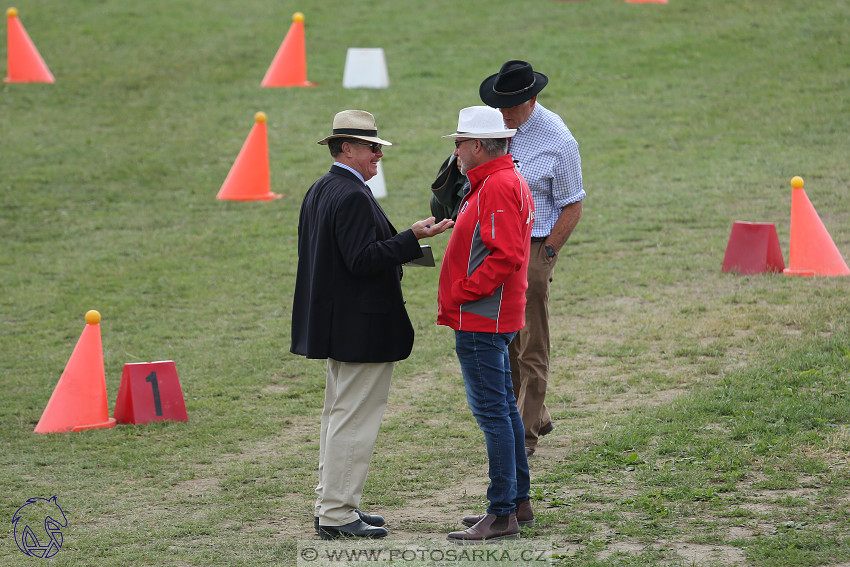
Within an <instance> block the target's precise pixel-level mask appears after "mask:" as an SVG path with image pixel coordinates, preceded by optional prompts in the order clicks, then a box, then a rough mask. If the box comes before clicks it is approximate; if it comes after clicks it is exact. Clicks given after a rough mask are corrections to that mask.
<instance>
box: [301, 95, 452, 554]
mask: <svg viewBox="0 0 850 567" xmlns="http://www.w3.org/2000/svg"><path fill="white" fill-rule="evenodd" d="M319 144H322V145H327V146H328V148H329V150H330V153H331V156H332V157H333V159H334V163H333V165H332V166H331V169H330V171H329V172H328V173H326V174H325V175H324V176H322V177H321V178H320V179H319V180H318V181H316V182H315V183H314V184H313V186H312V187H310V190H309V191H308V192H307V194H306V195H305V197H304V202H303V203H302V205H301V215H300V218H299V221H298V272H297V275H296V280H295V297H294V300H293V306H292V344H291V347H290V350H291V351H292V352H293V353H295V354H300V355H303V356H306V357H307V358H318V359H327V377H326V385H325V403H324V409H323V411H322V427H321V435H320V439H319V482H318V484H317V486H316V495H317V499H316V504H315V510H314V516H315V529H316V531H317V533H318V534H319V536H320V537H321V538H322V539H335V538H337V537H341V536H355V537H368V538H379V537H384V536H386V535H387V530H386V529H385V528H383V527H381V526H383V525H384V519H383V518H382V517H381V516H375V515H369V514H364V513H363V512H361V511H360V509H359V506H360V498H361V496H362V494H363V486H364V484H365V483H366V475H367V473H368V470H369V461H370V460H371V458H372V451H373V449H374V447H375V440H376V439H377V436H378V429H379V427H380V424H381V418H382V416H383V413H384V409H385V408H386V405H387V397H388V395H389V389H390V381H391V379H392V373H393V368H394V365H395V362H396V361H399V360H403V359H405V358H407V357H408V356H409V355H410V351H411V350H412V348H413V325H411V323H410V319H409V317H408V315H407V310H406V309H405V307H404V298H403V295H402V289H401V277H402V268H401V265H402V264H404V263H406V262H409V261H411V260H414V259H416V258H420V257H422V249H421V247H420V245H419V240H420V239H422V238H428V237H431V236H435V235H437V234H440V233H441V232H443V231H445V230H446V229H448V228H449V227H451V226H452V225H453V224H454V223H453V221H451V220H450V219H447V220H443V221H441V222H439V223H435V222H434V218H433V217H431V218H428V219H425V220H421V221H418V222H415V223H413V225H412V226H411V227H410V228H409V229H407V230H405V231H403V232H400V233H399V232H397V231H396V229H395V228H394V227H393V225H392V223H391V222H390V221H389V219H388V218H387V216H386V214H385V213H384V210H383V209H382V208H381V206H380V205H379V204H378V202H377V201H376V200H375V198H374V196H373V195H372V191H371V190H370V189H369V187H368V186H367V185H366V181H368V180H369V179H371V178H372V177H374V176H375V175H376V174H377V172H378V162H379V161H380V160H381V157H382V156H383V155H384V154H383V153H382V152H381V147H382V146H390V145H392V144H391V143H390V142H387V141H386V140H382V139H381V138H379V137H378V129H377V125H376V124H375V118H374V116H372V115H371V114H369V113H368V112H365V111H362V110H344V111H342V112H339V113H338V114H337V115H336V116H335V117H334V121H333V133H332V134H331V135H330V136H327V137H326V138H324V139H322V140H320V141H319Z"/></svg>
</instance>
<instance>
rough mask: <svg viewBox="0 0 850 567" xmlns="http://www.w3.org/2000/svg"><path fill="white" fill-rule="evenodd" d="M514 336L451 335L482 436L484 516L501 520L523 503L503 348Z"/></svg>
mask: <svg viewBox="0 0 850 567" xmlns="http://www.w3.org/2000/svg"><path fill="white" fill-rule="evenodd" d="M515 334H516V333H479V332H473V331H455V350H456V351H457V358H458V360H459V361H460V369H461V372H462V373H463V384H464V387H465V388H466V400H467V402H469V409H470V410H472V415H474V416H475V420H476V421H477V422H478V427H480V428H481V431H482V432H483V433H484V441H485V442H486V444H487V458H488V460H489V462H490V486H489V487H488V488H487V500H489V501H490V505H489V506H488V507H487V513H488V514H495V515H497V516H507V515H509V514H512V513H514V512H516V507H517V505H518V504H519V503H521V502H525V501H526V500H528V490H529V488H530V479H529V473H528V459H527V457H526V456H525V428H524V427H523V425H522V419H520V416H519V412H518V411H517V407H516V398H514V390H513V383H512V381H511V364H510V358H509V357H508V345H509V344H510V343H511V341H512V340H513V338H514V335H515Z"/></svg>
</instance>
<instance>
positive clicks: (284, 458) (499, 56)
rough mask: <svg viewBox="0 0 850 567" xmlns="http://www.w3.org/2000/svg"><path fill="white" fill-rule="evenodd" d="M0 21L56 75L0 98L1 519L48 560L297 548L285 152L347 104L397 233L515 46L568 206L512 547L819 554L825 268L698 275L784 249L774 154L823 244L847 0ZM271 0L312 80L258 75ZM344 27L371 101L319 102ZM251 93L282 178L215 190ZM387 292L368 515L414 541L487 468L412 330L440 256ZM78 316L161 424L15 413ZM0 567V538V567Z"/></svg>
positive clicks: (828, 325)
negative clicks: (575, 164) (162, 383)
mask: <svg viewBox="0 0 850 567" xmlns="http://www.w3.org/2000/svg"><path fill="white" fill-rule="evenodd" d="M15 6H16V7H17V8H18V9H19V16H20V18H21V21H22V23H23V24H24V26H25V27H26V29H27V31H28V33H29V35H30V36H31V37H32V39H33V41H34V43H35V44H36V45H37V47H38V49H39V51H40V53H41V55H42V56H43V57H44V59H45V61H46V63H47V64H48V66H49V67H50V69H51V71H52V72H53V74H54V75H55V76H56V83H55V84H53V85H19V84H3V85H2V90H0V132H2V135H0V233H2V235H3V246H2V247H0V290H2V294H0V353H2V355H0V386H2V389H3V395H2V396H0V468H2V471H3V474H2V475H0V503H2V506H0V517H2V516H3V514H5V515H6V519H7V520H8V521H11V518H12V515H13V514H14V512H15V510H16V509H17V508H18V507H19V506H21V505H22V504H23V503H24V502H25V501H26V499H27V498H31V497H34V496H40V497H45V498H48V497H50V496H53V495H57V497H58V502H59V503H60V505H61V506H62V508H63V510H65V512H66V514H67V515H68V520H69V526H68V528H67V529H66V530H65V532H64V540H65V545H64V546H63V548H62V550H61V551H60V552H59V553H58V554H57V555H56V556H55V557H54V558H53V559H52V560H51V561H52V563H53V564H55V565H98V566H107V565H176V566H183V565H200V564H210V565H234V566H235V565H294V564H295V562H296V559H295V558H296V551H297V544H298V540H299V539H302V540H306V541H311V538H313V537H314V536H312V535H311V532H312V500H313V488H314V484H315V468H316V461H317V455H318V440H317V437H318V421H319V413H320V411H321V404H322V397H323V387H324V379H323V366H322V363H321V362H320V361H307V360H304V359H301V358H299V357H295V356H293V355H290V354H289V353H288V347H289V325H290V312H291V300H292V288H293V282H294V271H295V259H296V251H295V243H296V229H297V214H298V207H299V205H300V201H301V198H302V196H303V194H304V192H305V191H306V189H307V188H308V187H309V186H310V184H311V183H312V182H313V181H314V180H315V179H316V178H318V177H319V176H320V175H322V174H323V173H324V172H325V171H326V170H327V168H328V166H329V156H328V155H327V152H326V149H324V148H322V147H320V146H317V145H316V143H315V142H316V141H317V140H318V139H320V138H322V137H324V136H325V135H326V134H327V131H328V129H329V128H330V122H331V119H332V117H333V115H334V114H335V113H336V112H337V111H339V110H342V109H344V108H364V109H366V110H369V111H371V112H373V113H374V114H375V115H376V117H377V120H378V125H379V129H380V132H381V136H382V137H384V138H386V139H388V140H390V141H392V142H394V145H393V146H392V147H391V148H389V149H388V150H387V152H386V156H385V158H384V173H385V176H386V182H387V189H388V193H389V196H388V197H387V198H386V199H384V200H383V202H382V204H383V206H384V208H385V209H386V211H387V213H388V215H389V217H390V218H391V219H392V220H393V221H394V223H395V225H396V226H397V227H398V228H400V229H401V228H405V227H407V226H409V225H410V224H411V223H412V222H414V221H416V220H418V219H420V218H424V217H425V216H427V215H428V207H427V198H428V195H429V191H428V187H429V186H430V183H431V181H432V179H433V177H434V175H435V174H436V171H437V169H438V167H439V165H440V164H441V163H442V161H443V159H444V158H445V157H446V155H448V152H449V151H450V149H451V145H450V143H448V142H446V140H443V139H441V138H440V136H441V135H443V134H446V133H448V132H451V131H453V130H454V128H455V125H456V120H457V112H458V110H459V109H460V108H462V107H464V106H469V105H474V104H480V101H479V99H478V96H477V88H478V84H479V83H480V81H481V79H482V78H483V77H485V76H486V75H489V74H491V73H494V72H495V71H496V70H498V68H499V66H500V65H501V63H502V62H503V61H505V60H507V59H511V58H522V59H527V60H529V61H531V62H532V63H533V64H534V67H535V69H537V70H540V71H542V72H544V73H546V74H548V75H549V77H550V83H549V85H548V86H547V88H546V89H545V90H544V91H543V93H542V94H541V96H540V101H541V103H542V104H544V105H545V106H547V107H548V108H550V109H552V110H554V111H556V112H558V113H559V114H561V115H562V116H563V117H564V119H565V120H566V122H567V124H568V125H569V126H570V128H571V129H572V131H573V133H574V134H575V136H576V138H577V139H578V141H579V143H580V146H581V152H582V159H583V171H584V179H585V187H586V190H587V193H588V198H587V200H586V201H585V205H584V211H585V212H584V216H583V218H582V220H581V223H580V224H579V226H578V228H577V229H576V232H575V233H574V234H573V236H572V237H571V239H570V242H569V243H568V245H567V248H566V249H565V253H564V254H562V255H561V259H560V262H559V265H558V268H557V272H556V279H555V281H554V283H553V289H552V313H553V353H554V360H553V367H554V375H553V377H552V383H551V386H550V394H549V397H548V400H549V405H550V410H551V411H552V413H553V416H554V417H555V419H556V429H555V431H554V432H553V433H552V434H551V435H549V436H547V437H546V438H545V439H544V440H543V441H542V443H541V447H540V450H539V451H538V454H537V455H535V457H534V458H533V459H532V482H533V496H534V498H535V508H536V512H537V515H538V520H539V521H538V525H537V526H536V527H534V528H532V529H529V530H526V531H525V533H524V540H523V541H528V542H532V543H533V544H539V545H545V546H549V547H551V549H552V550H553V552H555V553H556V554H557V555H558V558H557V562H560V563H562V564H564V565H587V566H591V565H659V564H665V565H732V564H747V565H755V566H773V565H833V564H841V563H845V562H850V553H848V551H847V550H848V549H850V541H849V539H850V529H848V527H847V526H848V525H850V521H848V519H849V518H848V514H850V508H848V494H850V474H848V460H847V454H848V451H850V434H848V424H849V423H850V400H848V395H847V390H848V384H847V376H848V374H849V372H848V370H850V351H848V345H850V325H848V316H850V300H848V294H847V285H848V280H847V278H809V279H804V278H791V277H785V276H783V275H755V276H743V277H742V276H737V275H732V274H725V273H721V271H720V267H721V264H722V259H723V254H724V251H725V246H726V243H727V240H728V237H729V231H730V228H731V225H732V223H733V222H734V221H736V220H744V221H760V222H773V223H776V225H777V231H778V234H779V239H780V243H781V245H782V247H783V252H784V253H785V258H786V259H787V258H788V255H787V254H788V241H789V233H790V226H789V217H790V193H791V188H790V185H789V181H790V179H791V177H792V176H794V175H801V176H802V177H803V178H804V179H805V181H806V185H805V188H806V191H807V194H808V195H809V197H810V199H811V200H812V202H813V204H814V206H815V207H816V209H817V210H818V213H819V214H820V216H821V218H822V220H823V221H824V224H825V225H826V227H827V229H828V230H829V233H830V235H831V237H832V238H833V240H834V241H835V243H836V245H837V246H838V248H839V250H841V251H842V252H843V253H844V255H845V258H847V257H848V254H850V207H848V206H847V198H846V193H847V186H848V182H850V164H848V161H847V148H848V147H850V134H848V133H849V132H850V104H848V100H850V99H848V96H847V92H848V88H850V65H848V60H847V57H846V51H847V45H848V44H850V31H848V30H850V25H848V24H850V5H848V4H847V2H834V1H826V0H812V1H811V2H805V3H801V2H795V1H793V0H773V1H771V2H764V1H755V0H736V1H727V0H690V1H685V0H670V3H669V4H667V5H652V4H649V5H639V4H626V3H623V2H619V1H616V0H589V1H587V2H557V1H554V0H551V1H544V0H541V1H539V2H534V3H527V4H523V5H522V9H518V3H516V2H510V1H508V0H491V1H488V2H460V3H458V2H451V1H449V0H435V1H432V2H427V3H410V2H399V1H393V0H373V1H370V2H365V3H364V2H360V3H352V2H338V1H336V0H329V1H326V2H321V3H319V2H302V3H300V4H299V3H293V2H284V3H278V4H274V3H271V4H270V3H268V2H259V1H256V0H242V1H240V2H236V1H234V0H229V1H228V0H215V1H213V0H179V1H172V2H164V1H162V0H147V1H146V2H143V3H138V2H137V3H130V2H125V1H120V0H99V1H97V2H92V1H88V2H83V1H81V0H65V1H63V2H50V1H48V0H23V1H21V2H18V3H17V4H15ZM296 11H302V12H304V14H305V16H306V33H307V57H308V78H309V79H310V80H311V81H313V82H315V83H317V86H316V87H314V88H310V89H262V88H260V87H259V83H260V81H261V79H262V77H263V75H264V74H265V72H266V70H267V68H268V66H269V64H270V62H271V60H272V58H273V56H274V54H275V53H276V51H277V49H278V47H279V45H280V42H281V41H282V39H283V37H284V35H285V33H286V30H287V29H288V27H289V24H290V22H291V16H292V14H293V13H294V12H296ZM3 33H5V32H2V33H0V35H2V34H3ZM0 44H5V42H2V41H1V40H0ZM348 47H383V48H384V50H385V53H386V57H387V63H388V67H389V75H390V81H391V86H390V88H389V89H386V90H369V89H363V90H347V89H343V88H342V86H341V83H342V71H343V67H344V62H345V52H346V49H347V48H348ZM257 111H263V112H265V113H266V114H267V115H268V132H269V150H270V165H271V178H272V190H273V191H274V192H276V193H280V194H282V195H283V198H282V199H280V200H277V201H274V202H269V203H235V202H219V201H216V200H215V195H216V193H217V192H218V190H219V188H220V187H221V184H222V182H223V181H224V178H225V177H226V176H227V173H228V171H229V169H230V167H231V165H232V164H233V161H234V159H235V157H236V155H237V154H238V152H239V150H240V148H241V146H242V144H243V143H244V140H245V138H246V136H247V134H248V131H249V129H250V127H251V126H252V124H253V116H254V113H255V112H257ZM447 238H448V235H442V236H440V237H438V238H436V239H434V240H433V241H432V242H431V244H432V245H433V246H434V248H435V251H436V252H437V254H436V255H437V257H438V259H439V257H440V256H441V255H442V250H443V249H444V247H445V243H446V242H447ZM403 284H404V288H405V295H406V299H407V306H408V310H409V312H410V315H411V318H412V320H413V323H414V326H415V328H416V332H417V342H416V345H415V348H414V351H413V354H412V355H411V357H410V358H409V359H408V360H406V361H403V362H401V363H400V364H399V365H398V366H397V369H396V373H395V377H394V384H393V389H392V392H391V399H390V404H389V407H388V410H387V413H386V415H385V418H384V424H383V426H382V429H381V434H380V436H379V439H378V447H377V449H376V453H375V456H374V458H373V462H372V468H371V471H370V476H369V480H368V482H367V486H366V492H365V494H364V502H363V506H364V508H366V509H368V510H370V511H375V512H377V513H382V514H383V515H385V516H386V517H387V518H388V520H389V522H390V529H391V534H392V536H394V537H400V538H407V539H416V538H432V539H433V540H435V541H440V542H441V541H442V540H443V538H444V534H445V533H446V532H447V531H449V530H454V529H457V526H458V525H459V524H458V522H457V520H458V518H460V517H461V516H463V515H465V514H466V513H469V512H470V511H480V510H481V509H482V508H483V505H484V489H485V487H486V478H485V477H486V456H485V454H484V450H483V440H482V437H481V434H480V433H479V431H478V430H477V428H476V426H475V423H474V420H473V419H472V417H471V416H470V414H469V411H468V409H467V406H466V401H465V399H464V396H463V388H462V384H461V381H460V377H459V371H458V368H457V362H456V359H455V355H454V352H453V350H452V336H451V334H450V332H449V331H448V330H447V329H445V328H442V327H437V326H436V325H434V319H435V311H436V309H435V307H436V305H435V303H436V302H435V297H436V285H437V270H413V269H411V270H407V272H406V274H405V278H404V282H403ZM89 309H97V310H99V311H100V312H101V314H102V315H103V321H102V322H101V330H102V334H103V348H104V365H105V369H106V375H107V389H108V396H109V399H110V410H111V409H112V408H113V406H114V401H115V396H116V395H117V391H118V384H119V381H120V377H121V370H122V367H123V365H124V364H125V363H129V362H140V361H147V360H168V359H170V360H174V361H175V362H176V366H177V371H178V373H179V376H180V380H181V384H182V387H183V392H184V395H185V398H186V405H187V408H188V412H189V422H188V423H154V424H149V425H140V426H127V425H121V426H118V427H117V428H115V429H111V430H101V431H90V432H85V433H81V434H71V435H64V434H63V435H37V434H34V433H33V432H32V430H33V428H34V427H35V424H36V423H37V422H38V420H39V418H40V416H41V413H42V411H43V410H44V407H45V405H46V403H47V400H48V399H49V397H50V394H51V393H52V391H53V388H54V387H55V385H56V382H57V380H58V378H59V376H60V375H61V373H62V370H63V368H64V366H65V364H66V363H67V361H68V358H69V356H70V354H71V351H72V350H73V347H74V345H75V343H76V341H77V339H78V338H79V334H80V332H81V331H82V328H83V326H84V322H83V315H84V314H85V312H86V311H87V310H89ZM8 526H9V524H7V527H8ZM25 561H30V562H32V561H34V560H32V559H30V560H27V559H25V558H24V556H23V555H22V554H21V553H20V551H18V549H17V547H16V545H15V542H14V539H13V537H12V531H11V528H10V527H9V529H8V530H7V531H6V532H5V535H4V534H0V565H21V564H24V562H25ZM405 564H406V565H409V564H412V563H410V562H405Z"/></svg>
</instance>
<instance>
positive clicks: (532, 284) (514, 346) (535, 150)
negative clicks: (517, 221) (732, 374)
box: [478, 60, 585, 456]
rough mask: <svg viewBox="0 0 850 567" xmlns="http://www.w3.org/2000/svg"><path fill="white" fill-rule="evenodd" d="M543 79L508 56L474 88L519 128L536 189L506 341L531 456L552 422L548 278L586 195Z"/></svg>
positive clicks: (517, 140) (518, 148)
mask: <svg viewBox="0 0 850 567" xmlns="http://www.w3.org/2000/svg"><path fill="white" fill-rule="evenodd" d="M548 82H549V79H548V78H547V77H546V75H544V74H543V73H538V72H536V71H534V70H533V69H532V67H531V64H529V63H528V62H526V61H518V60H511V61H508V62H506V63H505V64H504V65H502V68H501V70H499V72H498V73H496V74H495V75H491V76H489V77H487V78H486V79H484V81H483V82H482V83H481V86H480V87H479V90H478V93H479V95H480V97H481V100H482V101H483V102H484V104H486V105H488V106H491V107H493V108H497V109H499V111H500V112H501V113H502V118H503V119H504V121H505V126H506V127H508V128H510V129H516V131H517V132H516V135H514V137H513V138H512V139H511V145H510V152H511V154H513V156H514V159H515V160H517V162H518V168H519V171H520V173H521V174H522V176H523V177H524V178H525V180H526V181H527V182H528V186H529V188H530V189H531V194H532V196H533V197H534V207H535V219H534V228H533V230H532V232H531V258H530V262H529V265H528V291H527V292H526V301H527V303H526V308H525V328H523V329H522V330H521V331H520V332H519V333H517V335H516V338H515V339H514V340H513V342H512V343H511V345H510V362H511V375H512V380H513V386H514V395H515V396H516V399H517V407H518V409H519V413H520V416H521V417H522V422H523V424H524V426H525V452H526V455H528V456H531V455H532V454H534V451H535V450H536V449H537V441H538V438H539V437H541V436H543V435H546V434H548V433H550V432H551V431H552V429H553V425H552V417H551V416H550V415H549V410H548V408H547V407H546V386H547V384H548V381H549V353H550V349H551V345H550V341H549V285H550V283H551V282H552V277H553V274H554V271H555V263H556V262H557V260H558V252H559V251H560V250H561V247H562V246H564V244H565V243H566V242H567V239H568V238H569V237H570V234H572V232H573V229H574V228H575V227H576V224H578V221H579V219H580V218H581V210H582V200H583V199H584V197H585V192H584V188H583V187H582V179H581V157H580V155H579V151H578V142H576V140H575V138H574V137H573V135H572V133H571V132H570V130H569V128H567V126H566V124H564V121H563V120H562V119H561V117H560V116H558V115H557V114H555V113H554V112H552V111H550V110H547V109H546V108H544V107H543V105H541V104H540V103H539V102H537V94H538V93H539V92H540V91H541V90H543V87H545V86H546V83H548Z"/></svg>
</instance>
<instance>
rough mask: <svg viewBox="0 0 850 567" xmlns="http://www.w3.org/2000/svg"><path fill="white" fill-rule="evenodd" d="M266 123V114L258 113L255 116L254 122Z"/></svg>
mask: <svg viewBox="0 0 850 567" xmlns="http://www.w3.org/2000/svg"><path fill="white" fill-rule="evenodd" d="M265 121H266V113H265V112H258V113H257V114H255V115H254V122H265Z"/></svg>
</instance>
